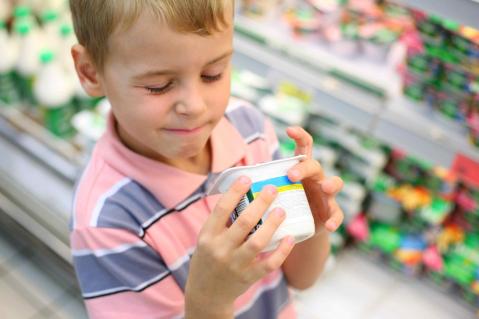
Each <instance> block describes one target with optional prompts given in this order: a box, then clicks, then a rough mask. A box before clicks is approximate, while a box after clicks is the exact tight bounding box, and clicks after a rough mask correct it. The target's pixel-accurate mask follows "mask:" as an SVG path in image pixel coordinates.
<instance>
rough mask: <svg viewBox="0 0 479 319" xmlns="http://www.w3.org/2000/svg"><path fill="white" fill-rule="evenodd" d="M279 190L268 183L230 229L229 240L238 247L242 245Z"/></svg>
mask: <svg viewBox="0 0 479 319" xmlns="http://www.w3.org/2000/svg"><path fill="white" fill-rule="evenodd" d="M277 193H278V191H277V190H276V187H274V186H273V185H266V186H265V187H264V188H263V189H262V190H261V192H260V193H259V195H258V196H257V197H256V198H255V199H254V200H253V202H251V204H249V205H248V207H247V208H246V209H245V210H244V211H243V212H242V213H241V215H240V216H239V217H238V219H236V220H235V222H234V223H233V225H231V227H230V228H229V229H228V233H227V234H226V235H227V236H228V242H229V243H231V244H232V245H234V247H238V246H239V245H241V244H242V243H243V242H244V240H245V239H246V237H247V236H248V235H249V233H250V232H251V230H252V229H253V228H254V227H255V226H256V225H257V224H258V222H259V220H260V219H261V218H262V217H263V215H264V213H265V212H266V210H267V209H268V207H269V205H271V203H272V202H273V200H274V199H275V198H276V195H277Z"/></svg>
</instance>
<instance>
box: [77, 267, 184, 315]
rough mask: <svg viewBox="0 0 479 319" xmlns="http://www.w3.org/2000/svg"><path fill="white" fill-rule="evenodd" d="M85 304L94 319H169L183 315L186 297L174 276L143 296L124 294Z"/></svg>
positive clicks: (144, 292)
mask: <svg viewBox="0 0 479 319" xmlns="http://www.w3.org/2000/svg"><path fill="white" fill-rule="evenodd" d="M85 303H86V307H87V310H88V315H89V317H90V318H92V319H96V318H98V319H110V318H112V319H138V318H168V319H169V318H173V317H175V316H178V315H181V314H182V313H183V312H184V295H183V293H182V292H181V290H180V288H179V287H178V285H177V284H176V282H175V281H174V279H173V278H172V277H171V276H169V277H167V278H165V279H163V280H162V281H160V282H159V283H157V284H155V285H154V286H152V287H149V288H147V289H146V290H144V291H142V292H141V293H134V292H123V293H118V294H114V295H111V296H105V297H100V298H95V299H88V300H86V302H85Z"/></svg>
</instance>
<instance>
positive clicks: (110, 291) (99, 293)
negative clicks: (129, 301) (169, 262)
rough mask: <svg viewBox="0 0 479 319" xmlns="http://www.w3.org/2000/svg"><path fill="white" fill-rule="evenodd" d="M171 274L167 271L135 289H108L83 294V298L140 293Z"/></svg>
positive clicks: (125, 287)
mask: <svg viewBox="0 0 479 319" xmlns="http://www.w3.org/2000/svg"><path fill="white" fill-rule="evenodd" d="M169 273H170V272H169V271H165V272H163V273H161V274H159V275H158V276H156V277H154V278H152V279H150V280H148V281H145V282H144V283H142V284H140V285H138V286H136V287H135V288H131V287H127V286H124V287H116V288H110V289H106V290H102V291H97V292H90V293H86V294H83V298H93V297H97V296H102V295H107V294H111V293H115V292H119V291H122V290H128V291H139V290H142V289H143V288H145V287H146V286H148V285H149V284H151V283H153V282H155V281H157V280H160V279H162V278H164V277H166V276H167V275H168V274H169Z"/></svg>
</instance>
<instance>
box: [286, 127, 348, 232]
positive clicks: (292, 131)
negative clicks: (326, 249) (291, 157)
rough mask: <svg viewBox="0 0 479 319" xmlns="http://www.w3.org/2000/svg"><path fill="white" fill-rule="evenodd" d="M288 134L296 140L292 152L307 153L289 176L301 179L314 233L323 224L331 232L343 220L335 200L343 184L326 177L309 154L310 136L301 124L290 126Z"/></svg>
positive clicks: (334, 178)
mask: <svg viewBox="0 0 479 319" xmlns="http://www.w3.org/2000/svg"><path fill="white" fill-rule="evenodd" d="M286 133H287V134H288V136H289V137H290V138H292V139H294V141H295V142H296V150H295V155H306V157H307V159H306V160H304V161H302V162H300V163H299V164H297V165H295V166H294V167H293V168H291V169H290V170H289V172H288V178H289V179H290V180H291V181H292V182H298V181H302V183H303V186H304V191H305V193H306V197H307V198H308V202H309V206H310V207H311V212H312V213H313V217H314V222H315V226H316V233H318V232H320V231H321V230H322V229H323V227H325V228H326V229H327V230H328V231H330V232H333V231H335V230H336V229H338V227H339V226H340V225H341V223H342V222H343V218H344V216H343V212H342V210H341V208H340V207H339V205H338V204H337V203H336V199H335V196H336V194H337V193H338V192H339V191H340V190H341V188H342V187H343V181H342V180H341V178H339V177H337V176H334V177H331V178H325V176H324V172H323V169H322V168H321V165H320V164H319V162H318V161H316V160H314V159H313V158H312V153H313V138H312V137H311V135H309V133H308V132H306V131H305V130H304V129H302V128H301V127H297V126H296V127H289V128H288V129H287V130H286Z"/></svg>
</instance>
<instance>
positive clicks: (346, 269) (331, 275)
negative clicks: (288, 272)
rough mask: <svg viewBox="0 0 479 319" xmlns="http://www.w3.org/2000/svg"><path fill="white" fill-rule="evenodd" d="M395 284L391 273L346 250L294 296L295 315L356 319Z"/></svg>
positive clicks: (325, 318) (394, 278) (394, 277)
mask: <svg viewBox="0 0 479 319" xmlns="http://www.w3.org/2000/svg"><path fill="white" fill-rule="evenodd" d="M398 283H399V281H398V279H397V278H396V276H394V274H389V273H388V272H385V271H383V270H382V269H380V268H379V267H378V266H377V265H375V264H372V263H370V262H368V261H365V260H364V258H362V257H360V256H358V255H357V254H355V253H351V252H349V251H346V252H344V253H343V254H341V256H340V257H339V258H338V260H337V261H336V265H335V266H334V267H333V268H332V269H331V270H329V271H327V272H325V273H324V274H323V275H322V276H321V278H320V279H319V280H318V282H317V283H316V285H315V286H314V287H312V288H311V289H308V290H307V291H304V292H302V293H300V294H299V295H298V296H297V298H296V300H297V308H298V313H299V314H300V316H301V318H304V319H306V318H311V319H313V318H321V319H329V318H335V319H358V318H359V317H360V316H361V314H362V313H363V312H365V311H366V309H368V308H369V307H371V306H372V305H374V304H375V303H377V302H378V300H380V299H381V298H383V297H384V296H385V295H386V294H387V293H388V292H390V291H391V290H392V289H394V287H395V286H397V285H398ZM358 296H360V297H358Z"/></svg>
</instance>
